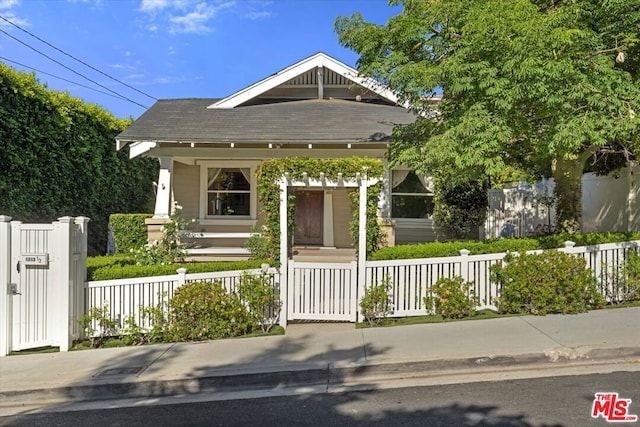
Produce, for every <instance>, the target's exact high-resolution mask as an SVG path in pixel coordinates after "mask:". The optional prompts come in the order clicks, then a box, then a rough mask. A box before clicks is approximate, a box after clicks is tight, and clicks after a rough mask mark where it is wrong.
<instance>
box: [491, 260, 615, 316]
mask: <svg viewBox="0 0 640 427" xmlns="http://www.w3.org/2000/svg"><path fill="white" fill-rule="evenodd" d="M491 274H492V280H494V281H497V282H498V283H500V284H501V285H502V291H501V293H500V298H499V299H498V301H497V303H498V308H499V310H500V312H502V313H515V314H538V315H545V314H547V313H563V314H566V313H582V312H585V311H587V310H588V309H589V308H597V307H601V306H602V305H603V304H604V300H603V298H602V296H600V294H599V293H598V291H597V287H596V280H595V279H594V278H593V276H592V273H591V271H590V269H588V268H586V262H585V260H584V258H582V257H578V256H574V255H568V254H565V253H564V252H558V251H548V252H543V253H540V254H530V255H527V254H525V253H521V254H520V255H519V256H517V255H514V254H511V253H510V254H507V256H506V257H505V258H504V263H501V264H496V265H494V266H492V268H491Z"/></svg>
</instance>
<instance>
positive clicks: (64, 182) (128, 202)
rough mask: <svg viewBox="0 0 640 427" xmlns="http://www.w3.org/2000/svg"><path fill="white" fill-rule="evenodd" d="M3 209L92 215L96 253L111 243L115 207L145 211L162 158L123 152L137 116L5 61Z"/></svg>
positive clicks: (1, 84)
mask: <svg viewBox="0 0 640 427" xmlns="http://www.w3.org/2000/svg"><path fill="white" fill-rule="evenodd" d="M0 123H2V124H3V125H2V126H0V170H2V171H3V177H2V180H0V213H2V214H4V215H9V216H11V217H13V218H14V219H16V220H21V221H47V222H48V221H52V220H55V219H57V218H58V217H60V216H64V215H71V216H78V215H84V216H88V217H89V218H90V219H91V223H90V226H89V253H90V254H97V253H104V252H105V250H106V249H107V224H108V218H109V215H110V214H111V213H115V212H144V211H146V210H147V209H148V205H149V203H148V202H149V200H150V198H152V197H153V187H152V183H153V180H154V179H157V167H158V166H157V162H155V161H153V160H151V159H133V160H130V159H129V158H128V150H122V151H120V152H116V149H115V143H114V142H115V140H114V138H115V136H116V135H117V134H118V133H119V132H120V131H122V130H123V129H124V128H125V127H126V126H127V125H128V124H129V123H130V120H120V119H117V118H115V117H113V116H112V115H111V114H109V113H108V112H107V111H105V110H103V109H102V108H101V107H99V106H97V105H89V104H85V103H83V102H82V101H81V100H80V99H77V98H73V97H71V96H69V95H68V94H66V93H59V92H54V91H51V90H48V89H47V88H46V87H44V86H42V85H40V84H39V82H38V81H37V80H36V78H35V76H34V74H24V73H19V72H16V71H14V70H13V69H11V68H10V67H7V66H6V65H4V64H0Z"/></svg>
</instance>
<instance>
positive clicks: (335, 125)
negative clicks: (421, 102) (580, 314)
mask: <svg viewBox="0 0 640 427" xmlns="http://www.w3.org/2000/svg"><path fill="white" fill-rule="evenodd" d="M396 102H397V98H396V96H395V95H394V94H393V93H392V92H391V91H390V90H389V89H387V88H385V87H384V86H382V85H380V84H379V83H377V82H375V81H373V80H370V79H365V78H361V77H358V76H357V72H356V70H354V69H353V68H351V67H348V66H347V65H345V64H343V63H341V62H339V61H337V60H335V59H334V58H331V57H329V56H327V55H325V54H324V53H317V54H315V55H313V56H311V57H309V58H306V59H304V60H302V61H300V62H298V63H296V64H294V65H292V66H290V67H287V68H285V69H284V70H282V71H279V72H277V73H275V74H273V75H271V76H269V77H267V78H266V79H263V80H261V81H260V82H258V83H255V84H253V85H251V86H249V87H247V88H245V89H243V90H241V91H239V92H236V93H234V94H232V95H231V96H228V97H226V98H223V99H214V98H201V99H192V98H191V99H164V100H159V101H158V102H156V103H155V104H154V105H153V106H152V107H151V108H150V109H149V110H147V111H146V112H145V113H144V114H143V115H142V116H140V117H139V118H138V119H137V120H135V121H134V122H133V123H132V124H131V125H130V126H129V127H128V128H127V129H125V130H124V131H123V132H121V133H120V134H119V135H118V136H116V146H117V148H118V149H120V148H122V147H123V146H124V145H126V144H128V143H131V144H132V145H131V151H130V156H131V157H135V156H138V155H141V154H144V153H146V152H148V151H149V150H151V149H153V148H159V147H160V146H161V145H162V144H165V143H169V144H171V143H183V142H186V143H200V144H201V143H214V144H215V143H229V142H231V143H240V144H242V143H245V146H250V145H251V144H256V143H257V144H262V143H265V144H276V145H278V144H282V145H288V144H292V145H294V146H295V144H296V143H305V144H307V143H309V144H311V143H312V144H331V143H334V144H335V143H346V144H347V145H348V144H351V143H356V144H359V143H368V142H370V143H378V144H379V143H384V142H388V141H389V140H390V139H391V134H392V131H393V128H394V126H395V125H401V124H409V123H413V122H414V121H415V119H416V115H415V114H413V113H412V112H410V111H409V110H407V109H406V108H404V107H402V106H398V105H397V103H396Z"/></svg>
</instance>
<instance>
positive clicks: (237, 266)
mask: <svg viewBox="0 0 640 427" xmlns="http://www.w3.org/2000/svg"><path fill="white" fill-rule="evenodd" d="M101 258H116V259H117V258H118V257H101ZM129 261H131V260H127V261H125V262H123V263H121V262H118V261H115V260H114V262H113V264H107V265H104V266H103V267H100V268H92V269H90V268H87V280H114V279H126V278H132V277H151V276H165V275H170V274H176V270H177V269H178V268H181V267H184V268H186V269H187V271H188V272H189V273H208V272H212V271H231V270H248V269H253V268H259V267H260V266H261V265H262V264H263V263H264V262H265V261H262V260H250V261H218V262H191V263H183V264H171V265H132V264H133V262H132V261H131V262H129ZM87 266H89V263H87Z"/></svg>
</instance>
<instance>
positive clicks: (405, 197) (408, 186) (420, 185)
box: [391, 170, 433, 218]
mask: <svg viewBox="0 0 640 427" xmlns="http://www.w3.org/2000/svg"><path fill="white" fill-rule="evenodd" d="M391 186H392V189H391V216H392V217H393V218H430V217H431V215H433V183H432V181H431V179H430V178H429V177H419V176H418V175H416V174H415V173H414V172H413V171H409V170H394V171H391Z"/></svg>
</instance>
